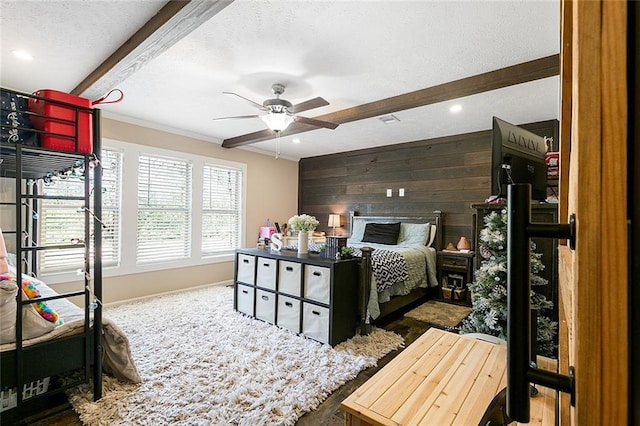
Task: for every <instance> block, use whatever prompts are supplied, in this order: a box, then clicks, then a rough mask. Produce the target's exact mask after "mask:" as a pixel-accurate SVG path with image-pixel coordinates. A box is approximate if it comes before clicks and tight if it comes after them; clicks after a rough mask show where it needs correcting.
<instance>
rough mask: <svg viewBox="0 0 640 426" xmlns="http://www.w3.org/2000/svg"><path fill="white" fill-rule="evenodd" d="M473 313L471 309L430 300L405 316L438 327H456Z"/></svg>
mask: <svg viewBox="0 0 640 426" xmlns="http://www.w3.org/2000/svg"><path fill="white" fill-rule="evenodd" d="M470 313H471V308H469V307H466V306H460V305H454V304H452V303H446V302H439V301H437V300H428V301H426V302H425V303H423V304H422V305H420V306H418V307H417V308H414V309H413V310H411V311H409V312H407V313H406V314H405V316H406V317H410V318H413V319H417V320H419V321H424V322H428V323H429V324H432V325H435V326H437V327H442V328H448V327H455V326H457V325H458V324H460V322H461V321H462V320H463V319H465V318H466V317H467V315H469V314H470Z"/></svg>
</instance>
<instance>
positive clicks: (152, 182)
mask: <svg viewBox="0 0 640 426" xmlns="http://www.w3.org/2000/svg"><path fill="white" fill-rule="evenodd" d="M191 169H192V165H191V162H190V161H185V160H181V159H177V158H169V157H160V156H152V155H146V154H141V155H140V156H139V157H138V222H137V223H138V228H137V246H136V247H137V250H136V262H137V263H138V264H143V263H154V262H162V261H167V260H176V259H186V258H189V257H190V256H191V214H192V210H191V179H192V177H191V174H192V172H191Z"/></svg>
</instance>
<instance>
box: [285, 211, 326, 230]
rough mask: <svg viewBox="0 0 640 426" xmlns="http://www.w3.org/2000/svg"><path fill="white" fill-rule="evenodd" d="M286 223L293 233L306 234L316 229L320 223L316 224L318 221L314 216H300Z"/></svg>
mask: <svg viewBox="0 0 640 426" xmlns="http://www.w3.org/2000/svg"><path fill="white" fill-rule="evenodd" d="M288 223H289V225H291V228H293V229H294V230H295V231H305V232H308V231H313V230H314V229H316V226H318V224H319V223H320V222H318V220H317V219H316V218H315V217H314V216H309V215H308V214H301V215H295V216H293V217H291V218H290V219H289V222H288Z"/></svg>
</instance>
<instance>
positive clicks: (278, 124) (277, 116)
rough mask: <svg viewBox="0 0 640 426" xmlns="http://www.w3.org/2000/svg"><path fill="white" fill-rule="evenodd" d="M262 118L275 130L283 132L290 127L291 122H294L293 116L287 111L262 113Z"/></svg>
mask: <svg viewBox="0 0 640 426" xmlns="http://www.w3.org/2000/svg"><path fill="white" fill-rule="evenodd" d="M260 118H261V119H262V121H264V122H265V124H266V125H267V126H268V127H269V128H270V129H271V130H273V131H274V132H282V131H283V130H285V129H286V128H287V127H289V124H291V123H293V117H291V116H290V115H289V114H285V113H273V112H270V113H268V114H265V115H261V116H260Z"/></svg>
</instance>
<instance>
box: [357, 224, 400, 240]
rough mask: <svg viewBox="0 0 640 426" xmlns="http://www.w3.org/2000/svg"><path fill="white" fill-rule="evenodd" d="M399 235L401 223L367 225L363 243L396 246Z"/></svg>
mask: <svg viewBox="0 0 640 426" xmlns="http://www.w3.org/2000/svg"><path fill="white" fill-rule="evenodd" d="M398 235H400V222H397V223H367V226H366V227H365V228H364V236H363V237H362V242H363V243H364V242H367V243H377V244H390V245H395V244H398Z"/></svg>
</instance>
